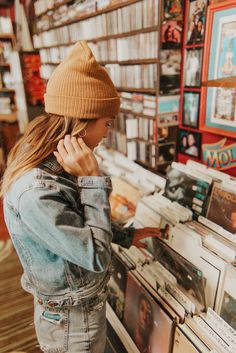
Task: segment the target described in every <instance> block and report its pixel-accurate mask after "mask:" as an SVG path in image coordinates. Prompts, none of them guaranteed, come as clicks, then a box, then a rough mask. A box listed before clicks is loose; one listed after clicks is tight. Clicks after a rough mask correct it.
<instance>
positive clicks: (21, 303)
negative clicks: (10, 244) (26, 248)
mask: <svg viewBox="0 0 236 353" xmlns="http://www.w3.org/2000/svg"><path fill="white" fill-rule="evenodd" d="M21 273H22V269H21V265H20V263H19V260H18V257H17V255H16V253H15V251H14V250H13V251H12V253H11V254H10V255H9V256H7V257H5V258H4V259H3V260H2V261H0V308H1V310H0V353H10V352H12V351H15V352H17V351H18V352H27V353H40V352H41V353H42V351H41V350H40V349H39V347H38V346H37V345H38V343H37V340H36V337H35V331H34V326H33V300H32V296H31V295H30V294H28V293H26V292H25V291H24V290H23V289H22V288H21V285H20V277H21Z"/></svg>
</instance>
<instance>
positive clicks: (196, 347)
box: [173, 324, 210, 353]
mask: <svg viewBox="0 0 236 353" xmlns="http://www.w3.org/2000/svg"><path fill="white" fill-rule="evenodd" d="M184 352H186V353H210V351H209V349H208V348H207V347H206V346H205V345H204V343H202V342H201V341H200V339H199V338H198V336H196V335H195V334H194V333H193V332H191V331H190V330H189V329H188V327H187V326H186V325H185V324H184V325H181V326H179V327H176V330H175V338H174V345H173V353H184Z"/></svg>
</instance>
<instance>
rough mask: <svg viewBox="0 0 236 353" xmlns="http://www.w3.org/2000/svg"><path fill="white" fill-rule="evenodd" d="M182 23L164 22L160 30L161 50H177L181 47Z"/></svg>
mask: <svg viewBox="0 0 236 353" xmlns="http://www.w3.org/2000/svg"><path fill="white" fill-rule="evenodd" d="M181 36H182V22H181V21H164V22H162V28H161V42H162V49H179V48H180V47H181Z"/></svg>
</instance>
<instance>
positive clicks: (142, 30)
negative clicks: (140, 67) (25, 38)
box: [36, 26, 157, 50]
mask: <svg viewBox="0 0 236 353" xmlns="http://www.w3.org/2000/svg"><path fill="white" fill-rule="evenodd" d="M154 31H157V26H152V27H146V28H140V29H136V30H134V31H130V32H123V33H118V34H110V35H107V36H102V37H97V38H91V39H86V38H85V39H79V38H78V40H85V41H86V42H91V43H97V42H102V41H106V40H109V39H117V38H125V37H131V36H134V35H136V34H141V33H150V32H154ZM78 40H76V41H73V42H69V43H64V44H63V43H59V44H54V45H48V46H44V47H39V48H36V49H38V50H40V49H50V48H58V47H62V46H63V47H64V46H69V45H73V44H75V43H77V41H78Z"/></svg>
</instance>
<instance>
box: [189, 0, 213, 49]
mask: <svg viewBox="0 0 236 353" xmlns="http://www.w3.org/2000/svg"><path fill="white" fill-rule="evenodd" d="M207 3H208V0H201V1H199V0H190V1H188V9H187V22H186V23H187V33H186V44H187V45H194V44H201V43H203V40H204V34H205V23H206V9H207Z"/></svg>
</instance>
